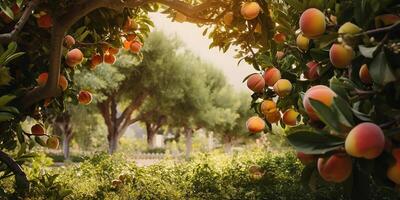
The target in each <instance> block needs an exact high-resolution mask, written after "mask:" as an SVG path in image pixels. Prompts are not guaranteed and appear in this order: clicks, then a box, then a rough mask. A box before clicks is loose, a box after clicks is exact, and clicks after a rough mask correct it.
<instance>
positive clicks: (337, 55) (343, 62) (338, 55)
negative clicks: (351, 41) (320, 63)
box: [329, 44, 354, 69]
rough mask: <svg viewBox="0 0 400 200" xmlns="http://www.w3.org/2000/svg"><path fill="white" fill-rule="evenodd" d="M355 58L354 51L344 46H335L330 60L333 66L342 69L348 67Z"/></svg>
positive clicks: (330, 54)
mask: <svg viewBox="0 0 400 200" xmlns="http://www.w3.org/2000/svg"><path fill="white" fill-rule="evenodd" d="M353 57H354V51H353V49H352V48H351V47H350V46H347V45H344V44H333V45H332V47H331V49H330V50H329V59H330V60H331V63H332V65H333V66H335V67H337V68H340V69H343V68H346V67H348V66H349V65H350V64H351V60H353Z"/></svg>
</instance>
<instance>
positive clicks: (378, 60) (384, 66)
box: [368, 51, 396, 86]
mask: <svg viewBox="0 0 400 200" xmlns="http://www.w3.org/2000/svg"><path fill="white" fill-rule="evenodd" d="M368 69H369V73H370V74H371V77H372V79H373V80H374V83H377V84H379V85H381V86H385V85H386V84H387V83H390V82H392V81H395V80H396V78H395V77H394V75H393V72H392V70H391V69H390V66H389V63H388V61H387V59H386V55H385V52H384V51H381V52H380V53H379V54H378V55H377V56H376V57H375V58H374V59H373V60H372V62H371V64H370V65H369V68H368Z"/></svg>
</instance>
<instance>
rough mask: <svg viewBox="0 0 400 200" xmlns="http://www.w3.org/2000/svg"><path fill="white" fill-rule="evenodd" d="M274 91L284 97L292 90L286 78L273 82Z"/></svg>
mask: <svg viewBox="0 0 400 200" xmlns="http://www.w3.org/2000/svg"><path fill="white" fill-rule="evenodd" d="M274 91H275V93H276V94H277V95H278V96H279V97H285V96H287V95H289V94H290V92H292V83H290V81H289V80H287V79H279V80H278V81H277V82H276V83H275V84H274Z"/></svg>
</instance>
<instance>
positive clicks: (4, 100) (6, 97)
mask: <svg viewBox="0 0 400 200" xmlns="http://www.w3.org/2000/svg"><path fill="white" fill-rule="evenodd" d="M15 98H16V96H14V95H3V96H1V97H0V107H3V106H5V105H7V104H8V103H9V102H10V101H12V100H14V99H15Z"/></svg>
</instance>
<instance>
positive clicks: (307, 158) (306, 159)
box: [296, 151, 316, 165]
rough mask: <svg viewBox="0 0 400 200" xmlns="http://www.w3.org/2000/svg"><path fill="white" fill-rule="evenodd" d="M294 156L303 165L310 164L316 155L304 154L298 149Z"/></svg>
mask: <svg viewBox="0 0 400 200" xmlns="http://www.w3.org/2000/svg"><path fill="white" fill-rule="evenodd" d="M296 156H297V158H298V159H299V160H300V162H301V163H302V164H303V165H308V164H311V163H313V162H314V161H315V160H316V157H315V156H314V155H311V154H305V153H303V152H300V151H299V152H297V153H296Z"/></svg>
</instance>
